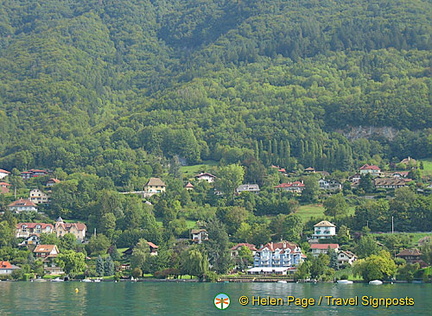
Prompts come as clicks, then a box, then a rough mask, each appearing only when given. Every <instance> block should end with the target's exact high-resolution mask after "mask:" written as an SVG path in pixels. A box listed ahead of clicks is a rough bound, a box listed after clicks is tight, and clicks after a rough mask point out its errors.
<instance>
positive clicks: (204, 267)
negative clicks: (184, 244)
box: [180, 246, 208, 280]
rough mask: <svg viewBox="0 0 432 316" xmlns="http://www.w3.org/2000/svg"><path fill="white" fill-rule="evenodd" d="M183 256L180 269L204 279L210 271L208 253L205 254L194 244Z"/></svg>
mask: <svg viewBox="0 0 432 316" xmlns="http://www.w3.org/2000/svg"><path fill="white" fill-rule="evenodd" d="M181 257H182V261H181V262H180V271H181V272H182V273H183V274H189V275H191V276H196V277H198V278H199V279H200V280H202V279H203V277H204V275H205V274H206V273H207V271H208V259H207V255H205V254H203V253H202V252H201V251H200V250H199V249H198V247H194V246H193V247H190V248H189V249H188V250H186V251H184V252H183V254H182V256H181Z"/></svg>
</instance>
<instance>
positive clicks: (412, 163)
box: [400, 157, 417, 167]
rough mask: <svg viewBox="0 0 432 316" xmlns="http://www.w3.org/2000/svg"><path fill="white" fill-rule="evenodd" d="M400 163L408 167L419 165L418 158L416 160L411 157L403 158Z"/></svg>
mask: <svg viewBox="0 0 432 316" xmlns="http://www.w3.org/2000/svg"><path fill="white" fill-rule="evenodd" d="M400 163H401V164H404V165H406V166H407V167H415V166H417V160H415V159H414V158H411V157H408V158H405V159H402V160H401V162H400Z"/></svg>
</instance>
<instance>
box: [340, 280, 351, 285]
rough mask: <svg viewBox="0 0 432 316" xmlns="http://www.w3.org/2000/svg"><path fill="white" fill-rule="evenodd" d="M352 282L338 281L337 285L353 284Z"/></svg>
mask: <svg viewBox="0 0 432 316" xmlns="http://www.w3.org/2000/svg"><path fill="white" fill-rule="evenodd" d="M353 283H354V282H353V281H349V280H338V281H337V284H353Z"/></svg>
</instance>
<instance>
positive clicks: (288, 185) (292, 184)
mask: <svg viewBox="0 0 432 316" xmlns="http://www.w3.org/2000/svg"><path fill="white" fill-rule="evenodd" d="M304 186H305V185H304V183H301V182H300V181H294V182H292V183H281V184H279V185H277V186H275V188H292V187H304Z"/></svg>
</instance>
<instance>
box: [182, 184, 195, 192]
mask: <svg viewBox="0 0 432 316" xmlns="http://www.w3.org/2000/svg"><path fill="white" fill-rule="evenodd" d="M184 187H185V189H186V190H188V191H193V189H194V188H195V187H194V185H193V184H192V183H190V182H188V183H187V184H186V185H185V186H184Z"/></svg>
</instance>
